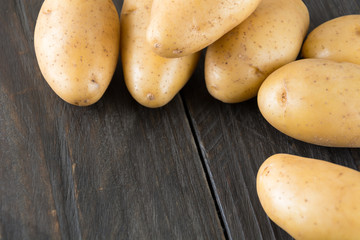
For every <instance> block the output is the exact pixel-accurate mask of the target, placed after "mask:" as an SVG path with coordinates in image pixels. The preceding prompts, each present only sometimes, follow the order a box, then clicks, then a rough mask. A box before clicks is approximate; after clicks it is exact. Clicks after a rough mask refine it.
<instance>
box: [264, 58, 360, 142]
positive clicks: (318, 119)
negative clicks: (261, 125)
mask: <svg viewBox="0 0 360 240" xmlns="http://www.w3.org/2000/svg"><path fill="white" fill-rule="evenodd" d="M359 79H360V65H357V64H353V63H346V62H343V63H339V62H335V61H331V60H325V59H303V60H299V61H295V62H292V63H289V64H287V65H285V66H283V67H281V68H279V69H278V70H276V71H275V72H273V73H272V74H271V75H270V76H269V77H268V78H267V79H266V80H265V81H264V83H263V84H262V86H261V87H260V90H259V94H258V105H259V108H260V111H261V113H262V115H263V116H264V117H265V119H266V120H267V121H268V122H269V123H270V124H271V125H273V126H274V127H275V128H277V129H278V130H280V131H281V132H283V133H285V134H287V135H289V136H291V137H293V138H296V139H299V140H302V141H304V142H308V143H313V144H317V145H323V146H330V147H360V81H359Z"/></svg>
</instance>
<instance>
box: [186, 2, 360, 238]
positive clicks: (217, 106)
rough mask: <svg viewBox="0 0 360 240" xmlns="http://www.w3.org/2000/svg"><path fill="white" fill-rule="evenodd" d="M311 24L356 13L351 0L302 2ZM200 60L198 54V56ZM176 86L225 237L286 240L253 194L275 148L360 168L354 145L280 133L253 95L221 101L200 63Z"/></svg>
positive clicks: (359, 8)
mask: <svg viewBox="0 0 360 240" xmlns="http://www.w3.org/2000/svg"><path fill="white" fill-rule="evenodd" d="M304 2H305V4H306V5H307V7H308V8H309V12H310V18H311V24H310V29H309V31H311V30H312V29H314V28H315V27H316V26H318V25H319V24H321V23H323V22H325V21H327V20H330V19H332V18H335V17H338V16H342V15H346V14H359V13H360V2H359V1H357V0H346V1H339V0H321V1H311V0H305V1H304ZM202 61H203V59H202ZM199 66H200V67H199V68H198V69H197V72H196V73H195V75H194V76H193V79H192V81H191V82H190V83H189V84H188V85H187V86H186V87H185V89H184V90H183V91H182V97H183V99H184V102H185V105H186V108H187V110H188V112H189V114H188V115H189V116H190V119H191V123H192V127H193V129H194V130H193V131H194V132H195V134H194V135H195V136H196V137H197V143H198V145H199V148H200V149H201V154H202V158H203V161H204V166H205V167H206V170H207V171H208V176H209V179H210V180H209V182H210V184H211V186H212V188H213V191H214V195H215V199H216V201H217V204H218V209H219V210H220V214H221V216H222V219H223V225H224V227H225V229H226V235H227V238H228V239H291V237H290V236H289V235H288V234H287V233H285V232H284V231H283V230H282V229H280V228H279V227H277V226H276V225H275V224H274V223H273V222H272V221H271V220H270V219H269V218H268V217H267V216H266V214H265V213H264V211H263V210H262V207H261V205H260V203H259V200H258V197H257V194H256V174H257V170H258V168H259V167H260V165H261V163H262V162H263V161H264V160H265V159H266V158H267V157H269V156H270V155H272V154H275V153H281V152H282V153H290V154H296V155H300V156H304V157H312V158H318V159H324V160H327V161H331V162H334V163H338V164H341V165H344V166H348V167H350V168H353V169H357V170H360V164H359V163H360V150H359V149H345V148H342V149H340V148H327V147H319V146H315V145H311V144H306V143H304V142H300V141H297V140H295V139H292V138H290V137H287V136H285V135H284V134H282V133H280V132H279V131H277V130H276V129H274V128H273V127H272V126H270V125H269V124H268V123H267V122H266V121H265V120H264V118H263V117H262V116H261V114H260V112H259V110H258V107H257V103H256V99H252V100H249V101H247V102H243V103H239V104H224V103H221V102H219V101H217V100H215V99H213V98H212V97H211V96H210V95H209V93H208V92H207V90H206V86H205V83H204V73H203V71H204V69H203V62H202V63H201V64H199Z"/></svg>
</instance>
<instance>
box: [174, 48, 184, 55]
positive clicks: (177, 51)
mask: <svg viewBox="0 0 360 240" xmlns="http://www.w3.org/2000/svg"><path fill="white" fill-rule="evenodd" d="M182 52H183V50H180V49H175V50H174V51H173V53H174V54H181V53H182Z"/></svg>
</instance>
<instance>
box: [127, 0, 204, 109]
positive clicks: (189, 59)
mask: <svg viewBox="0 0 360 240" xmlns="http://www.w3.org/2000/svg"><path fill="white" fill-rule="evenodd" d="M151 4H152V0H125V2H124V5H123V8H122V11H121V59H122V64H123V71H124V78H125V83H126V86H127V88H128V90H129V92H130V93H131V95H132V96H133V97H134V98H135V100H136V101H138V102H139V103H140V104H142V105H144V106H146V107H151V108H154V107H161V106H164V105H165V104H167V103H168V102H169V101H170V100H171V99H172V98H173V97H174V96H175V95H176V94H177V93H178V92H179V91H180V89H181V88H182V87H183V86H184V85H185V83H186V82H187V81H188V80H189V78H190V77H191V74H192V73H193V71H194V69H195V67H196V64H197V62H198V59H199V56H200V53H194V54H191V55H189V56H185V57H181V58H163V57H160V56H158V55H156V54H155V53H154V52H153V51H152V50H151V47H150V46H149V45H147V43H146V28H147V25H148V24H149V20H150V12H151Z"/></svg>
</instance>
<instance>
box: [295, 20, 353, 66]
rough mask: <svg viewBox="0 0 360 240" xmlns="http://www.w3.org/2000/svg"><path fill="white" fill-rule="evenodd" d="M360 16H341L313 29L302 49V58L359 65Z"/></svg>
mask: <svg viewBox="0 0 360 240" xmlns="http://www.w3.org/2000/svg"><path fill="white" fill-rule="evenodd" d="M359 46H360V15H359V14H358V15H346V16H341V17H338V18H335V19H332V20H330V21H327V22H325V23H323V24H321V25H320V26H318V27H317V28H315V29H314V30H313V31H312V32H311V33H310V34H309V36H308V37H307V39H306V41H305V43H304V46H303V48H302V56H303V57H304V58H325V59H331V60H334V61H340V62H352V63H356V64H360V47H359Z"/></svg>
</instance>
